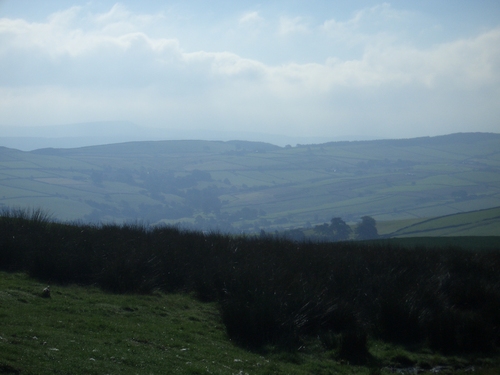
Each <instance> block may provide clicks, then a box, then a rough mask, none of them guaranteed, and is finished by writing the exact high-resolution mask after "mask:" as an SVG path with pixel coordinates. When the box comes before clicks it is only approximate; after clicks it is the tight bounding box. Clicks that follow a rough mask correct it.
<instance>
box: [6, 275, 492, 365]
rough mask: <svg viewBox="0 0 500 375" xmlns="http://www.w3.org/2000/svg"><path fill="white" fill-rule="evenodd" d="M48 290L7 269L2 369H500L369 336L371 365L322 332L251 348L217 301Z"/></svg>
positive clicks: (472, 359)
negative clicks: (341, 354)
mask: <svg viewBox="0 0 500 375" xmlns="http://www.w3.org/2000/svg"><path fill="white" fill-rule="evenodd" d="M44 287H45V284H42V283H40V282H38V281H36V280H33V279H30V278H29V277H27V276H25V275H23V274H18V273H16V274H12V273H5V272H0V317H1V321H2V324H1V325H0V373H6V374H8V373H10V374H37V375H44V374H164V373H169V374H205V373H212V374H256V375H258V374H263V375H264V374H297V375H298V374H319V375H321V374H325V375H326V374H372V373H381V374H386V373H387V374H388V373H390V371H389V368H390V367H394V368H396V367H399V368H402V367H403V366H406V367H410V365H411V366H417V365H418V366H420V367H422V368H427V369H428V370H430V369H432V368H436V367H437V366H449V367H450V371H448V372H444V373H450V372H451V369H452V370H453V373H460V372H461V370H465V369H469V370H470V369H471V368H472V367H473V368H474V369H475V370H476V371H475V373H478V374H493V373H494V372H492V371H496V370H495V369H499V368H500V367H499V366H500V364H499V363H498V362H496V361H495V360H493V359H488V358H481V357H479V358H476V357H472V356H471V357H468V358H467V357H444V356H442V355H437V354H433V353H429V352H425V351H417V352H411V351H408V350H406V349H405V348H404V347H402V346H396V345H389V344H386V343H382V342H380V341H372V342H370V343H369V350H370V353H371V354H370V356H371V358H372V359H371V363H369V364H365V365H350V364H348V363H347V362H346V361H345V360H341V359H339V358H338V350H337V349H338V348H337V349H336V344H334V345H331V346H330V348H326V347H325V346H324V345H322V344H321V342H320V341H319V340H315V339H312V340H310V341H308V342H307V345H305V346H304V347H303V348H302V349H301V350H300V351H298V352H289V351H282V350H276V349H275V348H273V347H266V348H263V349H261V350H260V351H258V352H256V351H249V350H245V349H243V348H241V347H239V346H237V345H235V344H234V343H233V342H232V341H231V340H229V338H228V336H227V334H226V332H225V328H224V326H223V324H222V321H221V317H220V314H219V309H218V307H217V305H216V304H215V303H201V302H199V301H196V300H195V299H194V298H193V297H192V296H189V295H184V294H164V293H161V292H155V293H152V294H150V295H116V294H109V293H104V292H102V291H101V290H99V289H96V288H93V287H80V286H51V298H42V297H41V291H42V289H43V288H44ZM334 340H336V339H335V338H334ZM331 347H333V349H332V348H331ZM378 371H380V372H378ZM464 373H465V372H464Z"/></svg>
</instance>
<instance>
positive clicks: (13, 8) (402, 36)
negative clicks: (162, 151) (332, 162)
mask: <svg viewBox="0 0 500 375" xmlns="http://www.w3.org/2000/svg"><path fill="white" fill-rule="evenodd" d="M0 40H1V42H0V68H1V70H2V72H4V74H3V75H2V76H0V138H1V139H5V138H6V137H34V138H36V137H40V135H37V134H36V131H35V130H34V129H43V127H46V126H50V127H52V129H53V128H54V126H56V125H58V126H61V128H62V127H65V125H68V126H67V127H66V129H67V133H66V134H64V136H57V135H56V136H55V137H59V138H64V137H66V138H68V139H69V138H82V139H83V138H85V137H87V138H89V137H101V136H102V135H101V134H100V133H99V132H98V131H97V130H95V128H92V126H90V125H89V127H88V128H87V129H84V130H83V133H81V134H80V133H78V132H74V133H72V132H73V131H74V129H75V126H74V124H92V123H94V124H95V123H110V122H114V123H115V124H134V126H135V125H137V127H138V128H127V126H126V125H123V128H122V127H118V128H115V130H113V133H114V134H110V139H117V140H118V141H119V140H120V139H123V140H127V141H128V140H134V139H137V140H144V138H145V137H146V136H148V135H151V136H153V135H155V134H156V135H158V136H161V137H163V138H165V137H167V138H168V137H169V135H170V138H171V139H180V138H192V139H194V138H198V139H206V140H216V139H217V137H219V138H220V140H229V139H231V138H235V137H236V138H240V139H245V140H252V141H266V142H269V143H273V144H279V145H284V144H287V143H290V144H292V145H293V143H307V140H310V141H311V143H322V142H328V141H334V140H368V139H387V138H413V137H421V136H437V135H445V134H451V133H458V132H493V133H500V122H499V121H498V119H499V118H500V106H498V103H499V102H500V85H499V82H500V7H499V6H498V4H497V3H496V2H495V1H483V2H481V3H480V4H478V3H470V2H465V1H459V2H449V1H437V2H436V1H434V2H430V1H423V2H418V3H414V2H410V1H399V2H397V3H388V2H382V1H362V0H360V1H352V2H349V3H348V4H340V3H332V2H328V1H308V2H302V1H269V2H266V3H259V2H256V1H241V2H238V3H233V2H229V1H222V0H218V1H213V2H210V3H206V2H203V1H182V2H180V1H173V2H168V3H165V2H162V1H152V0H150V1H144V2H135V1H130V0H125V1H121V2H116V1H107V0H103V1H90V2H89V1H79V0H76V1H73V2H67V1H45V2H35V3H33V2H27V1H24V0H21V1H13V0H0ZM120 126H121V125H120ZM12 129H18V130H19V132H18V134H19V133H21V135H11V134H9V132H10V131H12ZM45 129H47V128H45ZM137 129H139V130H137ZM141 129H142V130H141ZM141 132H142V133H141ZM14 133H15V132H14ZM25 133H28V134H25ZM43 136H44V137H48V138H50V137H54V136H53V135H52V134H44V135H43ZM113 137H114V138H113ZM120 137H121V138H120ZM153 139H154V138H153ZM101 140H102V141H104V140H105V138H102V139H101ZM1 145H4V144H1ZM68 145H69V144H68ZM27 147H28V148H29V145H27V144H26V145H25V147H24V148H25V149H26V148H27Z"/></svg>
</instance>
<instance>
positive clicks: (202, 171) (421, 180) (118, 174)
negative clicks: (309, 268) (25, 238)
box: [0, 133, 500, 236]
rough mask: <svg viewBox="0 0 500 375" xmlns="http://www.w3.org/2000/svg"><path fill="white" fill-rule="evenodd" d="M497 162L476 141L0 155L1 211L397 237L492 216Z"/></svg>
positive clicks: (484, 230)
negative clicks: (361, 225)
mask: <svg viewBox="0 0 500 375" xmlns="http://www.w3.org/2000/svg"><path fill="white" fill-rule="evenodd" d="M498 150H500V135H497V134H482V133H464V134H452V135H448V136H440V137H425V138H415V139H403V140H380V141H364V142H333V143H325V144H317V145H296V146H293V147H292V146H289V147H278V146H274V145H271V144H265V143H259V142H242V141H231V142H215V141H211V142H208V141H157V142H130V143H122V144H112V145H103V146H93V147H83V148H76V149H42V150H35V151H31V152H22V151H18V150H13V149H7V148H2V149H0V205H1V206H3V207H30V208H37V207H40V208H42V209H43V210H45V211H47V212H50V213H51V214H52V215H53V217H54V218H57V219H58V220H62V221H86V222H114V223H124V222H135V221H137V220H139V221H141V222H145V223H148V224H179V223H180V224H181V225H183V226H184V227H186V228H190V229H197V230H219V231H222V232H231V233H256V232H259V231H260V230H261V229H263V230H265V231H279V232H281V231H283V230H288V229H291V228H303V227H307V226H309V225H317V224H321V223H324V222H328V221H329V220H330V219H331V218H332V217H341V218H343V219H344V220H345V221H346V222H349V223H352V224H354V223H356V222H357V221H358V220H359V218H360V217H362V216H365V215H369V216H372V217H374V218H375V219H376V220H377V222H388V223H389V222H397V221H400V225H399V224H398V225H399V228H396V229H400V228H402V227H403V225H404V222H405V221H408V220H421V221H424V220H428V219H431V218H436V217H442V216H449V215H452V214H460V213H465V212H471V211H478V210H484V209H490V208H494V207H500V173H499V172H500V157H499V151H498ZM429 224H437V225H441V224H440V223H438V222H434V223H429ZM483 224H484V225H483ZM398 225H396V226H398ZM422 225H423V224H422ZM423 228H424V227H422V226H421V227H419V228H413V229H415V233H417V231H420V233H421V234H416V235H438V236H439V235H497V234H498V226H496V224H495V223H493V224H492V225H490V226H488V225H486V223H482V224H480V225H479V226H478V227H474V226H472V225H469V226H462V227H455V229H450V230H449V231H445V230H444V229H443V230H437V231H436V233H430V232H429V233H427V234H425V233H423V232H421V231H422V230H423ZM396 229H395V230H396ZM413 229H412V230H413ZM458 229H460V230H458ZM407 230H408V231H409V230H410V229H407ZM426 230H427V229H426ZM381 232H383V233H389V231H388V230H385V229H382V230H381ZM405 233H406V232H404V233H403V232H398V236H403V235H405Z"/></svg>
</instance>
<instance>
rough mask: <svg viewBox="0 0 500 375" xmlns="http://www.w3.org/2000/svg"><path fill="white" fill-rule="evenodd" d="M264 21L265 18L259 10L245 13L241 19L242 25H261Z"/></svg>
mask: <svg viewBox="0 0 500 375" xmlns="http://www.w3.org/2000/svg"><path fill="white" fill-rule="evenodd" d="M263 22H264V18H262V17H261V16H260V15H259V12H248V13H245V14H244V15H243V16H242V17H241V18H240V19H239V23H240V25H260V24H262V23H263Z"/></svg>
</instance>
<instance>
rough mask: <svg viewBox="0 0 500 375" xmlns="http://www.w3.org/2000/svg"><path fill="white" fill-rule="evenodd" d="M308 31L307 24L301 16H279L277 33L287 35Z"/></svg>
mask: <svg viewBox="0 0 500 375" xmlns="http://www.w3.org/2000/svg"><path fill="white" fill-rule="evenodd" d="M309 32H310V30H309V26H308V25H307V23H306V22H304V20H303V19H302V17H294V18H290V17H285V16H283V17H280V20H279V31H278V33H279V35H282V36H287V35H290V34H307V33H309Z"/></svg>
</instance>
